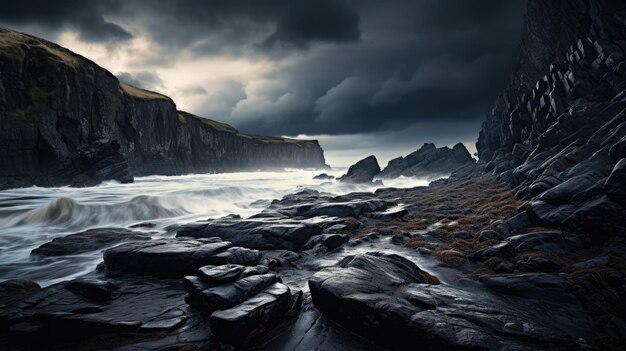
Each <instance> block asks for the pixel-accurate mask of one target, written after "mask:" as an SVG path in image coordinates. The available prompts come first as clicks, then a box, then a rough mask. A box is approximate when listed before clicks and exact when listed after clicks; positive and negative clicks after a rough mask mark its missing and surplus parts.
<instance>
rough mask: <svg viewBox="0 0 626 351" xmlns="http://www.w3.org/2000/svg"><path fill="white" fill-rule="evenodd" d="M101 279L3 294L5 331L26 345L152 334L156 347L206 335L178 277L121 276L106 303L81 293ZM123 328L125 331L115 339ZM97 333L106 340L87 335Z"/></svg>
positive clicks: (69, 344)
mask: <svg viewBox="0 0 626 351" xmlns="http://www.w3.org/2000/svg"><path fill="white" fill-rule="evenodd" d="M101 283H102V284H101ZM104 283H106V282H99V283H97V284H96V283H95V282H93V281H78V280H75V281H72V282H69V283H60V284H56V285H52V286H49V287H46V288H43V289H41V290H38V291H35V292H31V293H29V294H28V295H26V296H14V297H8V298H6V299H5V298H3V300H2V301H0V321H1V322H2V325H3V326H7V329H12V330H13V331H14V332H12V333H9V340H10V342H14V343H19V344H21V345H24V346H25V348H28V349H30V348H36V349H50V348H51V347H55V346H56V345H64V347H63V348H64V349H77V348H83V349H84V348H85V347H87V348H90V349H102V348H110V347H113V346H115V345H117V346H116V347H120V346H123V345H125V344H134V343H139V342H146V340H150V339H152V340H158V341H157V343H158V347H155V346H153V347H152V349H155V348H165V347H168V346H171V345H175V344H178V343H192V344H195V345H199V344H201V343H203V342H206V340H208V339H209V338H210V332H208V331H206V330H207V329H208V327H207V326H206V325H201V324H200V323H199V322H200V321H199V319H198V318H197V317H196V316H194V315H193V314H192V313H190V311H188V309H187V308H186V304H185V302H184V299H183V296H184V291H182V289H181V288H180V285H179V283H172V282H169V281H163V280H158V281H152V280H149V279H145V280H135V279H133V280H126V279H122V280H116V281H115V286H116V287H117V289H116V290H115V291H114V293H113V294H111V295H110V297H109V298H107V299H106V303H102V300H100V299H96V300H98V301H96V300H94V299H88V298H85V294H88V295H90V296H92V297H94V296H100V295H99V294H100V293H99V292H98V293H96V294H95V295H93V293H94V291H93V290H92V289H93V287H94V286H101V285H103V284H104ZM109 283H110V282H109ZM86 286H89V287H88V288H86ZM77 292H80V293H77ZM121 333H126V337H125V338H123V339H122V340H119V339H118V337H117V335H121ZM133 333H142V334H141V336H139V335H137V336H133V335H134V334H133ZM154 333H156V334H154ZM163 333H166V334H165V335H164V334H163ZM99 335H100V336H104V339H105V340H106V341H98V339H90V338H92V337H94V336H99ZM85 343H87V344H85Z"/></svg>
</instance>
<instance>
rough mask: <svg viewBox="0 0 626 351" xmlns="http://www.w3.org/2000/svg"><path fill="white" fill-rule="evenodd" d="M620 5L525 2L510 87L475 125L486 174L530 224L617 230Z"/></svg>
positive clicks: (622, 85) (623, 80)
mask: <svg viewBox="0 0 626 351" xmlns="http://www.w3.org/2000/svg"><path fill="white" fill-rule="evenodd" d="M624 21H626V4H624V2H623V1H613V0H585V1H576V2H571V1H565V0H563V1H551V2H543V1H530V2H529V5H528V13H527V15H526V23H525V29H524V36H523V40H522V50H521V52H522V55H521V58H520V61H519V64H518V67H517V70H516V72H515V74H514V79H513V83H512V84H511V86H510V87H509V88H508V89H507V90H506V91H505V92H504V93H503V94H502V96H500V97H499V98H498V100H497V102H496V104H495V106H494V108H493V110H492V111H491V113H490V114H489V115H488V116H487V120H486V121H485V122H484V123H483V126H482V130H481V132H480V136H479V139H478V142H477V144H476V147H477V149H478V155H479V158H480V161H481V162H482V163H484V164H485V165H486V167H485V169H486V170H487V171H489V172H493V173H495V174H497V175H498V176H499V177H500V178H501V179H503V180H505V181H508V182H509V183H510V184H512V185H513V186H515V187H516V192H517V196H518V197H520V198H523V199H527V200H529V202H528V204H527V206H526V208H525V210H526V212H527V213H528V217H529V218H530V220H531V224H532V225H535V226H547V227H558V228H563V229H566V230H570V231H574V232H580V233H586V234H590V235H592V236H593V237H595V238H599V239H602V238H606V237H607V236H611V235H614V234H615V233H622V232H624V224H625V218H626V210H625V209H624V207H623V200H622V199H623V196H621V194H623V192H622V191H623V188H624V185H623V168H624V167H623V164H624V163H623V158H624V157H625V155H624V145H625V141H626V139H625V138H626V95H625V93H624V91H625V89H626V26H624Z"/></svg>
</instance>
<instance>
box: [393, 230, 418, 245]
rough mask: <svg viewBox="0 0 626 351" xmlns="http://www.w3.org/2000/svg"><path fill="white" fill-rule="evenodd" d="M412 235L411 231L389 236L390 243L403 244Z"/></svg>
mask: <svg viewBox="0 0 626 351" xmlns="http://www.w3.org/2000/svg"><path fill="white" fill-rule="evenodd" d="M412 237H413V235H412V234H411V233H400V234H396V235H394V236H392V237H391V243H392V244H395V245H404V243H406V242H407V241H409V239H411V238H412Z"/></svg>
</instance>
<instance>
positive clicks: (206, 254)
mask: <svg viewBox="0 0 626 351" xmlns="http://www.w3.org/2000/svg"><path fill="white" fill-rule="evenodd" d="M475 168H476V166H473V167H472V168H471V169H465V171H464V172H457V173H455V175H453V177H451V178H450V179H448V180H446V181H445V182H435V183H434V184H432V185H431V186H429V187H418V188H413V189H402V190H400V189H391V188H383V189H380V190H379V191H377V193H376V194H374V193H351V194H348V195H343V196H332V195H330V194H324V193H319V192H317V191H312V190H305V191H302V192H299V193H296V194H292V195H287V196H285V197H284V198H283V199H280V200H275V201H273V202H272V204H271V205H270V206H268V207H267V208H266V209H264V210H262V211H261V212H260V213H259V214H257V215H255V216H252V217H251V218H246V219H242V218H239V217H238V216H228V217H226V218H220V219H213V220H208V221H205V222H199V223H190V224H188V225H183V226H175V227H171V228H170V233H171V235H170V238H163V239H152V240H140V241H137V236H138V235H140V234H137V233H135V232H133V231H132V230H128V229H106V228H103V229H100V230H95V231H88V232H84V233H77V234H75V235H73V236H72V235H70V236H68V237H65V238H58V239H55V240H54V241H53V242H51V243H48V244H44V245H42V246H41V247H40V248H38V249H35V250H34V251H33V255H45V254H50V252H52V254H55V255H62V254H68V253H72V252H77V250H84V249H85V243H94V242H97V241H98V238H102V241H101V242H102V243H103V246H102V247H101V248H104V247H111V246H114V245H115V243H112V242H107V238H108V237H109V235H110V234H111V233H114V234H115V235H116V236H117V237H122V238H123V237H124V236H128V237H129V240H131V242H128V243H122V244H120V245H118V246H114V247H112V248H108V249H106V250H104V252H103V263H102V264H101V265H100V266H99V268H98V271H97V272H93V273H92V274H89V275H88V276H86V277H84V278H79V279H75V280H72V281H69V282H64V283H59V284H56V285H52V286H49V287H46V288H43V289H40V288H38V286H37V285H36V284H35V283H33V282H28V281H20V280H17V281H7V282H4V283H1V284H0V286H1V288H0V289H1V290H0V291H1V293H0V295H1V297H0V325H2V333H1V336H0V343H3V344H4V345H6V346H7V347H8V348H9V349H29V348H37V347H41V345H46V347H47V348H48V349H76V350H81V349H93V348H100V347H104V348H107V349H121V350H142V349H167V350H173V349H176V350H178V349H185V350H186V349H223V348H230V347H235V348H255V347H261V345H265V346H263V347H262V348H267V349H276V350H281V349H282V350H310V349H316V348H318V349H334V348H339V349H380V348H390V349H410V348H411V347H410V345H408V344H406V342H407V340H415V342H419V344H420V346H421V347H423V348H424V349H433V350H436V349H441V348H446V349H467V348H479V349H503V348H506V349H516V350H526V349H528V350H530V349H550V350H571V349H593V348H594V347H596V348H601V349H611V347H615V346H616V345H619V344H620V343H622V342H623V341H624V336H626V335H624V331H625V330H626V329H624V320H623V314H621V312H623V311H624V308H625V307H626V306H625V305H624V304H623V300H620V298H619V297H620V296H622V297H623V296H624V277H625V275H624V273H625V271H624V267H626V264H625V261H624V257H623V252H624V249H625V248H626V247H625V245H624V241H623V240H619V239H618V238H615V240H612V241H610V242H606V243H604V244H603V245H595V246H593V247H591V246H589V240H590V238H589V237H586V236H583V235H577V234H575V233H570V232H567V231H560V230H555V229H548V228H538V227H527V228H523V227H521V226H518V227H516V226H515V225H514V223H515V221H511V218H515V217H517V216H516V215H513V216H512V217H511V214H512V213H516V212H517V210H516V209H515V208H503V206H502V205H501V203H502V204H504V203H506V204H509V205H510V206H513V205H514V204H515V202H514V201H512V198H513V194H512V192H511V190H510V188H509V187H508V186H507V185H506V184H505V183H502V182H500V181H498V180H497V179H495V178H494V177H492V176H488V175H484V174H483V175H476V174H479V170H476V169H475ZM443 183H445V184H443ZM488 194H491V196H489V195H488ZM480 201H484V205H481V203H480ZM434 204H436V205H434ZM505 224H506V226H505ZM505 228H508V229H505ZM235 234H236V235H235ZM69 238H71V240H70V239H69ZM141 239H144V238H141ZM120 240H121V239H120ZM55 247H56V248H57V250H54V249H55ZM59 248H63V249H64V250H61V251H59V250H58V249H59ZM98 248H99V247H98ZM98 248H97V246H90V247H89V248H88V249H90V250H94V249H98ZM600 301H604V303H606V305H604V306H603V305H598V304H599V303H600ZM609 306H610V308H609ZM234 331H236V332H234ZM51 345H52V346H51Z"/></svg>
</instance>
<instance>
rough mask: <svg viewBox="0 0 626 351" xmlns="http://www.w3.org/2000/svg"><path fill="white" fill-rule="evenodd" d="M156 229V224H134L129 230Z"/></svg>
mask: <svg viewBox="0 0 626 351" xmlns="http://www.w3.org/2000/svg"><path fill="white" fill-rule="evenodd" d="M154 227H156V223H152V222H142V223H137V224H133V225H131V226H130V227H128V228H133V229H134V228H140V229H141V228H154Z"/></svg>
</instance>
